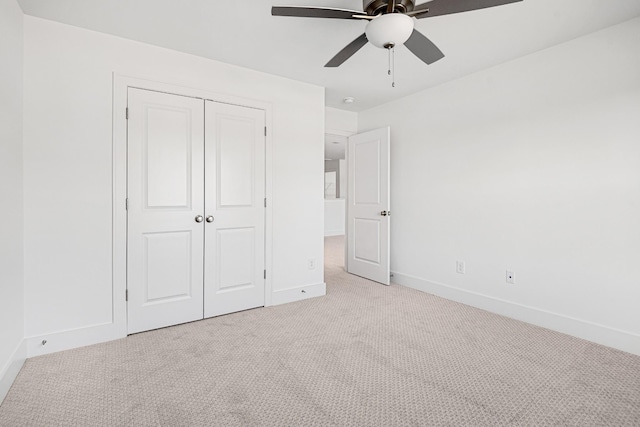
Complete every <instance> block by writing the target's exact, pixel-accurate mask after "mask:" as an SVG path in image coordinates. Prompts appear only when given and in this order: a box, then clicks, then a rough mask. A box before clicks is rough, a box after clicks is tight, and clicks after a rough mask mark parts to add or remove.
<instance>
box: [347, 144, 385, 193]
mask: <svg viewBox="0 0 640 427" xmlns="http://www.w3.org/2000/svg"><path fill="white" fill-rule="evenodd" d="M353 165H354V168H353V169H354V174H353V178H354V182H353V186H354V195H355V198H354V199H355V200H354V202H355V203H356V204H357V205H362V204H378V203H380V140H378V139H372V140H364V141H362V142H359V143H355V144H354V161H353Z"/></svg>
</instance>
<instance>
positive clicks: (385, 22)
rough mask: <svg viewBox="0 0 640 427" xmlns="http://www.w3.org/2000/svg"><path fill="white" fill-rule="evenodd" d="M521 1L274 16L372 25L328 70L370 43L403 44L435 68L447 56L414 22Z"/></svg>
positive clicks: (375, 4)
mask: <svg viewBox="0 0 640 427" xmlns="http://www.w3.org/2000/svg"><path fill="white" fill-rule="evenodd" d="M519 1H522V0H431V1H428V2H426V3H422V4H419V5H417V6H416V5H415V0H362V9H363V11H362V12H361V11H358V10H346V9H335V8H325V7H314V6H273V7H272V8H271V15H273V16H294V17H303V18H333V19H355V20H367V21H369V22H368V24H367V27H366V29H365V33H364V34H362V35H361V36H360V37H358V38H357V39H355V40H354V41H352V42H351V43H349V44H348V45H347V46H346V47H345V48H344V49H342V50H341V51H340V52H338V54H337V55H336V56H334V57H333V58H331V60H330V61H329V62H327V64H326V65H325V67H339V66H340V65H342V64H343V63H344V62H345V61H346V60H347V59H349V58H351V56H353V54H355V53H356V52H357V51H358V50H360V49H361V48H362V47H363V46H364V45H365V44H367V42H371V43H372V44H373V45H375V46H377V47H380V48H385V49H393V48H394V47H395V46H396V45H399V44H404V45H405V46H406V47H407V49H409V50H410V51H411V52H412V53H413V54H414V55H416V56H417V57H418V58H420V59H421V60H422V61H423V62H425V63H426V64H433V63H434V62H436V61H438V60H440V59H442V58H444V54H443V53H442V51H441V50H440V49H438V47H437V46H436V45H435V44H434V43H433V42H432V41H431V40H429V39H428V38H427V37H425V36H424V35H423V34H422V33H420V32H419V31H418V30H416V29H415V28H414V20H413V19H412V18H416V19H422V18H429V17H432V16H441V15H450V14H452V13H459V12H468V11H471V10H478V9H485V8H488V7H494V6H502V5H505V4H509V3H516V2H519Z"/></svg>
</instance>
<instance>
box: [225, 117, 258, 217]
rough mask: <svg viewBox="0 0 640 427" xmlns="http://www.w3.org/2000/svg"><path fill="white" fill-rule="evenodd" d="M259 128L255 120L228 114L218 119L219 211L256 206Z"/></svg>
mask: <svg viewBox="0 0 640 427" xmlns="http://www.w3.org/2000/svg"><path fill="white" fill-rule="evenodd" d="M237 108H239V107H237ZM255 125H256V124H255V123H254V122H253V119H252V118H244V117H237V116H231V115H224V114H219V115H218V117H217V124H216V130H217V131H218V132H219V134H218V135H217V138H216V141H217V146H216V148H217V150H218V156H217V157H216V159H217V165H216V166H217V167H216V169H217V174H218V188H217V189H218V196H219V197H218V199H217V202H218V203H217V205H218V206H217V207H218V208H221V207H234V206H247V207H250V206H252V203H253V201H254V196H255V194H254V188H253V186H254V185H255V177H254V162H255V158H256V155H255V153H254V150H255V141H254V138H255V133H256V129H255Z"/></svg>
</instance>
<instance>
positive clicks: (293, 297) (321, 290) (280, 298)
mask: <svg viewBox="0 0 640 427" xmlns="http://www.w3.org/2000/svg"><path fill="white" fill-rule="evenodd" d="M326 294H327V284H326V283H324V282H322V283H316V284H314V285H305V286H296V287H294V288H289V289H282V290H279V291H275V292H274V293H273V300H272V302H273V305H280V304H286V303H289V302H295V301H302V300H305V299H309V298H315V297H321V296H324V295H326Z"/></svg>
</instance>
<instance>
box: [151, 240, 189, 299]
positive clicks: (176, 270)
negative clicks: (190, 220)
mask: <svg viewBox="0 0 640 427" xmlns="http://www.w3.org/2000/svg"><path fill="white" fill-rule="evenodd" d="M142 236H143V238H144V254H143V260H144V267H143V268H144V272H143V275H144V276H143V287H144V289H145V299H144V305H147V304H155V303H157V302H167V301H168V300H171V299H173V300H176V299H183V298H188V297H190V296H191V288H190V287H189V286H188V285H189V283H191V265H192V263H193V259H192V256H191V246H192V242H191V231H190V230H184V231H172V232H168V233H144V234H143V235H142Z"/></svg>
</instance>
